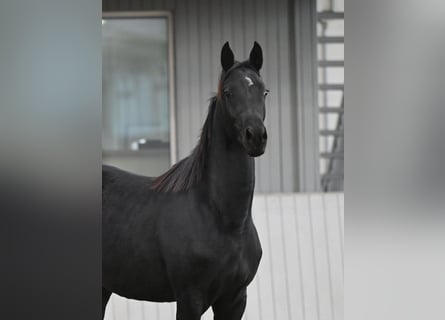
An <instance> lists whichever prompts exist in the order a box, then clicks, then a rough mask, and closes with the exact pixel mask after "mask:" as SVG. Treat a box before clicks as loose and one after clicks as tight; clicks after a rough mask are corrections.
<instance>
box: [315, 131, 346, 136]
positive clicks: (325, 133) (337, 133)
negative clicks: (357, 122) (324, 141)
mask: <svg viewBox="0 0 445 320" xmlns="http://www.w3.org/2000/svg"><path fill="white" fill-rule="evenodd" d="M320 135H322V136H335V137H341V136H343V131H339V130H320Z"/></svg>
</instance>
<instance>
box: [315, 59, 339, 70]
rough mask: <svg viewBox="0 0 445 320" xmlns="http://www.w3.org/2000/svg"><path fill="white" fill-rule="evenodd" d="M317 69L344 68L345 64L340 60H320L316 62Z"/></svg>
mask: <svg viewBox="0 0 445 320" xmlns="http://www.w3.org/2000/svg"><path fill="white" fill-rule="evenodd" d="M318 66H319V67H324V68H326V67H344V66H345V62H344V61H340V60H322V61H318Z"/></svg>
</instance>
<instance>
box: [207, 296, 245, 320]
mask: <svg viewBox="0 0 445 320" xmlns="http://www.w3.org/2000/svg"><path fill="white" fill-rule="evenodd" d="M246 301H247V295H246V289H245V288H244V289H242V290H241V291H238V292H237V293H236V294H234V295H233V294H232V295H226V296H223V297H221V298H220V299H218V300H217V301H216V302H215V303H214V304H213V305H212V309H213V314H214V319H215V320H241V318H242V317H243V313H244V309H246Z"/></svg>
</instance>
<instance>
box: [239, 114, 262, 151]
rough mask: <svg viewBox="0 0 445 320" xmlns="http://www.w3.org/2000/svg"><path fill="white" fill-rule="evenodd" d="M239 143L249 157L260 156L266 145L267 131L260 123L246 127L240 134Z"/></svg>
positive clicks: (256, 122)
mask: <svg viewBox="0 0 445 320" xmlns="http://www.w3.org/2000/svg"><path fill="white" fill-rule="evenodd" d="M241 142H242V144H243V146H244V148H245V149H246V151H247V154H248V155H249V156H251V157H258V156H261V155H262V154H263V153H264V151H265V150H266V144H267V130H266V127H265V126H264V124H263V123H262V121H255V123H251V124H249V125H247V126H246V127H245V128H244V130H243V132H242V133H241Z"/></svg>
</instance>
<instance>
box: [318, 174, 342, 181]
mask: <svg viewBox="0 0 445 320" xmlns="http://www.w3.org/2000/svg"><path fill="white" fill-rule="evenodd" d="M344 178H345V176H344V175H343V174H333V173H325V174H323V175H321V179H322V180H343V179H344Z"/></svg>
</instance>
